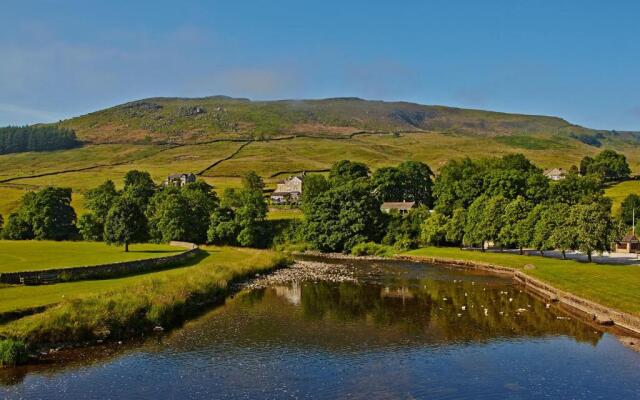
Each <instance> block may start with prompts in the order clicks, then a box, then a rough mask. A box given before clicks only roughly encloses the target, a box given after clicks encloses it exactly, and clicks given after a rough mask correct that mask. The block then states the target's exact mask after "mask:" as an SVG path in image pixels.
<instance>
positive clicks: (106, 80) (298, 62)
mask: <svg viewBox="0 0 640 400" xmlns="http://www.w3.org/2000/svg"><path fill="white" fill-rule="evenodd" d="M638 16H640V1H623V0H620V1H615V2H603V1H592V0H575V1H565V0H554V1H541V0H540V1H539V0H526V1H524V0H523V1H521V0H505V1H498V0H485V1H477V0H473V1H454V0H449V1H429V0H423V1H409V0H406V1H376V0H368V1H359V0H354V1H347V0H341V1H333V0H322V1H304V0H294V1H288V0H285V1H279V0H271V1H257V0H256V1H251V2H250V1H242V0H233V1H230V0H226V1H214V0H211V1H189V0H183V1H164V0H153V1H143V0H136V1H134V0H128V1H121V0H110V1H93V0H82V1H79V0H66V1H61V0H2V7H0V126H4V125H24V124H30V123H36V122H53V121H57V120H60V119H64V118H69V117H73V116H77V115H81V114H85V113H88V112H91V111H96V110H99V109H102V108H106V107H110V106H113V105H117V104H120V103H124V102H127V101H132V100H136V99H141V98H146V97H156V96H170V97H199V96H211V95H219V94H224V95H229V96H234V97H248V98H251V99H259V100H268V99H282V98H287V99H303V98H305V99H306V98H325V97H344V96H356V97H362V98H366V99H377V100H389V101H394V100H403V101H412V102H417V103H422V104H440V105H447V106H455V107H465V108H478V109H486V110H496V111H505V112H517V113H524V114H543V115H555V116H560V117H562V118H565V119H567V120H568V121H570V122H572V123H577V124H580V125H583V126H587V127H591V128H599V129H617V130H640V68H639V67H640V24H639V23H638Z"/></svg>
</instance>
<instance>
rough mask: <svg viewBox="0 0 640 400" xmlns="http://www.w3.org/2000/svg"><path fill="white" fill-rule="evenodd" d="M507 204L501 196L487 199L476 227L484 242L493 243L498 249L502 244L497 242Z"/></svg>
mask: <svg viewBox="0 0 640 400" xmlns="http://www.w3.org/2000/svg"><path fill="white" fill-rule="evenodd" d="M508 203H509V201H508V200H507V199H506V198H505V197H504V196H502V195H500V196H493V197H491V198H489V199H488V201H487V203H486V204H485V207H484V210H483V214H482V218H481V220H480V224H479V226H478V227H477V228H478V229H480V230H481V235H482V236H483V237H484V240H486V241H493V242H494V243H495V244H497V245H500V247H502V244H501V243H500V242H499V235H500V231H501V230H502V227H503V225H504V210H505V208H506V206H507V204H508Z"/></svg>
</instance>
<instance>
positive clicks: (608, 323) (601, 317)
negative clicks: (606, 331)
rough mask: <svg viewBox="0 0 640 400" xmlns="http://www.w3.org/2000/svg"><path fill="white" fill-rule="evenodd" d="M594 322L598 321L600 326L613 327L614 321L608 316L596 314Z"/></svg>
mask: <svg viewBox="0 0 640 400" xmlns="http://www.w3.org/2000/svg"><path fill="white" fill-rule="evenodd" d="M593 320H594V321H596V324H598V325H605V326H611V325H613V320H612V319H611V318H609V317H607V316H606V315H599V314H594V315H593Z"/></svg>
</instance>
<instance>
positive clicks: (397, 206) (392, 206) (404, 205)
mask: <svg viewBox="0 0 640 400" xmlns="http://www.w3.org/2000/svg"><path fill="white" fill-rule="evenodd" d="M415 204H416V202H415V201H385V202H384V203H382V207H381V208H383V209H385V210H403V211H407V210H410V209H412V208H413V206H414V205H415Z"/></svg>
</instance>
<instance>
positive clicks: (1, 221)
mask: <svg viewBox="0 0 640 400" xmlns="http://www.w3.org/2000/svg"><path fill="white" fill-rule="evenodd" d="M3 228H4V218H3V217H2V214H0V233H2V229H3Z"/></svg>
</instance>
